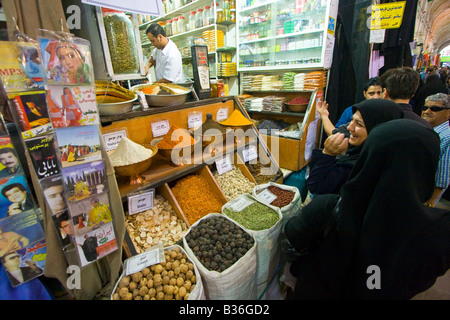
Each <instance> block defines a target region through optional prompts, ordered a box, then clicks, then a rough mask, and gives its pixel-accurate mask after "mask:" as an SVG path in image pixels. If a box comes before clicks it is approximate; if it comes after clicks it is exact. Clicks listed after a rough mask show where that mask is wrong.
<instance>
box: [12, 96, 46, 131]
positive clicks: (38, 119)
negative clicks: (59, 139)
mask: <svg viewBox="0 0 450 320" xmlns="http://www.w3.org/2000/svg"><path fill="white" fill-rule="evenodd" d="M10 97H11V96H10ZM11 107H12V108H14V110H15V112H16V113H17V118H18V122H19V125H20V128H19V129H20V131H21V132H22V137H23V139H29V138H33V137H36V136H38V135H41V134H44V133H47V132H48V131H50V130H52V125H51V123H50V118H49V115H48V112H47V102H46V98H45V92H39V93H33V94H28V93H27V94H22V95H15V96H13V97H12V106H11Z"/></svg>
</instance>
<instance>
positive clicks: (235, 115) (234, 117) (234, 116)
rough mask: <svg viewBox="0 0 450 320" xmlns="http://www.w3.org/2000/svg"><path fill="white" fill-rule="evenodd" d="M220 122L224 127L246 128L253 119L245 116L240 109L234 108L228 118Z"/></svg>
mask: <svg viewBox="0 0 450 320" xmlns="http://www.w3.org/2000/svg"><path fill="white" fill-rule="evenodd" d="M220 124H221V125H223V126H226V127H231V128H232V129H234V130H237V129H243V130H246V129H248V128H250V126H251V125H252V124H253V121H251V120H250V119H248V118H247V117H245V116H244V115H243V114H242V112H241V111H240V110H238V109H234V110H233V112H232V113H231V115H230V116H229V117H228V119H226V120H224V121H222V122H220Z"/></svg>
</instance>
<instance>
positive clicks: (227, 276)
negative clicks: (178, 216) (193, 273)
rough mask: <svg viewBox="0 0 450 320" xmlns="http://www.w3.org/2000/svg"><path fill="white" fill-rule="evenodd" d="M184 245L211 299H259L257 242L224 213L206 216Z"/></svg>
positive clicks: (207, 296) (191, 232) (200, 220)
mask: <svg viewBox="0 0 450 320" xmlns="http://www.w3.org/2000/svg"><path fill="white" fill-rule="evenodd" d="M183 246H184V249H185V251H186V254H187V256H188V258H189V259H190V260H191V261H193V262H194V264H195V265H196V266H197V268H198V270H199V272H200V275H201V278H202V281H203V287H204V290H205V294H206V298H207V299H208V300H255V299H256V265H257V256H256V254H257V252H256V239H255V237H254V236H253V235H252V234H250V233H249V232H248V231H246V230H245V229H244V228H242V227H241V226H239V225H238V224H237V223H235V222H234V221H233V220H231V219H230V218H228V217H226V216H224V215H223V214H220V213H210V214H208V215H206V216H204V217H203V218H201V219H199V220H197V221H196V222H195V223H194V224H193V225H192V226H191V227H190V228H189V229H188V231H187V232H186V233H185V235H184V237H183Z"/></svg>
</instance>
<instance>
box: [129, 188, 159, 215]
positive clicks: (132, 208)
mask: <svg viewBox="0 0 450 320" xmlns="http://www.w3.org/2000/svg"><path fill="white" fill-rule="evenodd" d="M154 193H155V191H154V190H152V191H150V192H145V193H142V194H139V195H134V196H128V214H129V215H132V214H135V213H139V212H142V211H145V210H150V209H151V208H153V198H154Z"/></svg>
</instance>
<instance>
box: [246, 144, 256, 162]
mask: <svg viewBox="0 0 450 320" xmlns="http://www.w3.org/2000/svg"><path fill="white" fill-rule="evenodd" d="M242 156H243V158H244V162H248V161H252V160H253V159H257V158H258V149H257V148H256V146H255V145H251V146H249V147H248V148H246V149H244V150H243V151H242Z"/></svg>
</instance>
